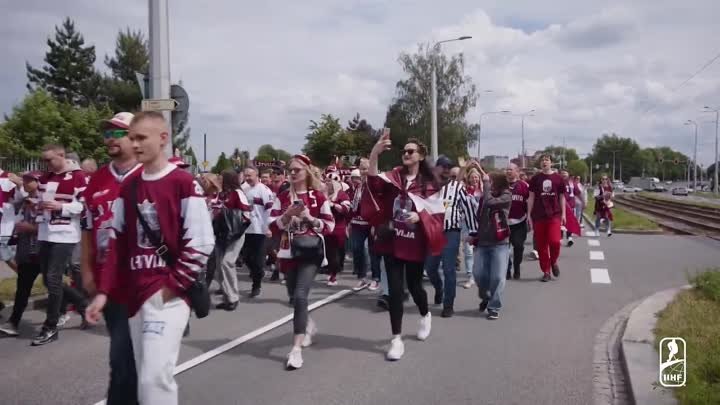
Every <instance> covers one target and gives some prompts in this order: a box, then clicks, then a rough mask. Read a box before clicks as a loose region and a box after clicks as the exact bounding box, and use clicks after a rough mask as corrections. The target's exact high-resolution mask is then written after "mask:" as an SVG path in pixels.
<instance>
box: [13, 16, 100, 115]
mask: <svg viewBox="0 0 720 405" xmlns="http://www.w3.org/2000/svg"><path fill="white" fill-rule="evenodd" d="M47 45H48V47H49V48H50V50H49V51H48V52H47V53H46V54H45V65H44V66H43V67H42V68H40V69H35V68H33V67H32V66H30V64H29V63H27V62H26V63H25V65H26V68H27V78H28V81H29V83H28V85H27V87H28V89H29V90H31V91H32V90H34V89H35V88H38V87H39V88H42V89H44V90H46V91H47V92H48V93H50V95H52V96H53V98H55V99H56V100H58V101H60V102H66V103H69V104H72V105H75V106H87V105H89V104H92V103H94V102H95V101H97V99H98V95H99V90H98V87H99V85H100V80H99V79H98V74H97V73H96V72H95V68H94V66H93V64H94V63H95V47H94V46H85V40H84V39H83V36H82V35H81V34H80V33H79V32H77V31H75V23H74V22H73V21H72V20H71V19H70V18H69V17H68V18H66V19H65V21H63V24H62V26H61V27H58V26H55V40H52V39H50V38H48V40H47Z"/></svg>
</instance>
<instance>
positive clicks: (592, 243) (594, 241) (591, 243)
mask: <svg viewBox="0 0 720 405" xmlns="http://www.w3.org/2000/svg"><path fill="white" fill-rule="evenodd" d="M587 242H588V246H600V240H598V239H588V240H587Z"/></svg>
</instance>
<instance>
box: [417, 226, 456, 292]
mask: <svg viewBox="0 0 720 405" xmlns="http://www.w3.org/2000/svg"><path fill="white" fill-rule="evenodd" d="M445 238H447V244H446V245H445V248H443V251H442V254H441V255H440V256H430V257H428V258H427V260H426V261H425V269H426V270H427V275H428V278H429V279H430V282H431V283H432V285H433V287H435V290H437V291H442V292H443V305H444V306H453V303H454V302H455V288H456V283H457V276H456V275H455V270H456V269H457V267H456V259H457V255H458V249H460V231H459V230H452V231H445ZM441 261H442V267H443V279H444V280H443V279H441V278H440V272H439V271H438V270H439V268H440V262H441Z"/></svg>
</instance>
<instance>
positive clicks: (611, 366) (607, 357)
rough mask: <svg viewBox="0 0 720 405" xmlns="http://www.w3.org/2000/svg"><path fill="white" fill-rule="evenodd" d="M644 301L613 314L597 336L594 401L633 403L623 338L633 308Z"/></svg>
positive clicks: (601, 403) (601, 404)
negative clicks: (623, 350)
mask: <svg viewBox="0 0 720 405" xmlns="http://www.w3.org/2000/svg"><path fill="white" fill-rule="evenodd" d="M638 304H640V300H638V301H635V302H633V303H630V304H628V305H626V306H624V307H623V308H622V309H621V310H619V311H618V312H616V313H615V314H614V315H613V316H611V317H610V318H609V319H608V320H607V321H605V323H604V324H603V326H602V328H600V332H598V334H597V335H596V336H595V345H594V347H593V404H594V405H629V404H630V403H631V401H630V392H629V387H628V383H627V381H628V379H627V371H626V370H625V367H624V360H623V354H622V350H621V347H620V346H621V345H620V340H621V338H622V335H623V333H624V332H625V327H626V325H627V320H628V318H629V317H630V313H631V312H632V310H633V309H634V308H635V307H637V306H638Z"/></svg>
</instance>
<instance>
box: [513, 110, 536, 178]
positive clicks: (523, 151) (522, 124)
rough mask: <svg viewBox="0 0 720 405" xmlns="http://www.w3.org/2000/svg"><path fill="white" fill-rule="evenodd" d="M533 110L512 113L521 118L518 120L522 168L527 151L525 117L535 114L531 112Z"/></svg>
mask: <svg viewBox="0 0 720 405" xmlns="http://www.w3.org/2000/svg"><path fill="white" fill-rule="evenodd" d="M534 112H535V109H532V110H530V111H528V112H526V113H524V114H514V115H515V116H516V117H521V120H520V138H521V141H522V148H521V153H522V167H523V169H524V168H525V155H526V154H527V152H526V151H525V117H534V116H535V114H533V113H534Z"/></svg>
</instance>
